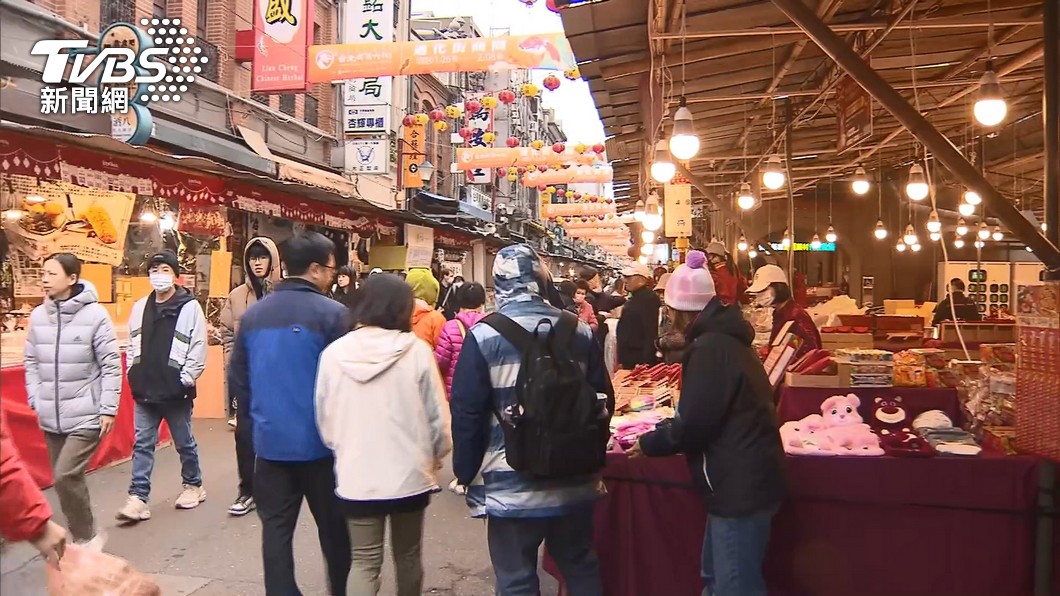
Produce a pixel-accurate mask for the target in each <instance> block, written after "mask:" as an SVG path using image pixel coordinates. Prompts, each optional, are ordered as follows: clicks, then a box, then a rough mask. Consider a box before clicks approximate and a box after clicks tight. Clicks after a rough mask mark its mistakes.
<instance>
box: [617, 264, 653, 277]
mask: <svg viewBox="0 0 1060 596" xmlns="http://www.w3.org/2000/svg"><path fill="white" fill-rule="evenodd" d="M635 275H639V276H641V277H643V278H644V279H652V275H651V269H648V266H647V265H645V264H643V263H640V262H634V263H630V265H629V266H628V267H626V268H625V269H623V270H622V277H633V276H635Z"/></svg>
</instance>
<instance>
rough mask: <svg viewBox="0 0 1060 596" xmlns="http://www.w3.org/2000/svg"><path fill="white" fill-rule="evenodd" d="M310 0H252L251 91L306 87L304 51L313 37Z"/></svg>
mask: <svg viewBox="0 0 1060 596" xmlns="http://www.w3.org/2000/svg"><path fill="white" fill-rule="evenodd" d="M314 5H315V2H314V1H313V0H254V50H255V51H254V59H253V61H252V63H251V79H250V81H251V82H250V90H251V91H252V92H254V93H275V92H279V91H309V90H310V86H309V83H308V82H307V81H306V53H307V50H308V48H309V44H310V42H312V41H313V38H312V35H313V16H314V15H313V13H314Z"/></svg>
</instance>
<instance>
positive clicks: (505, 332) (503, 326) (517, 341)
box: [481, 312, 534, 354]
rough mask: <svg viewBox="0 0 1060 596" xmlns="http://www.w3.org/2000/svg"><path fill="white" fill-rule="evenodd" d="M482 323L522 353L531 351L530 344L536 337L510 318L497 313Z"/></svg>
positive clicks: (488, 316) (487, 316)
mask: <svg viewBox="0 0 1060 596" xmlns="http://www.w3.org/2000/svg"><path fill="white" fill-rule="evenodd" d="M481 322H482V323H483V324H485V325H489V326H490V327H493V329H495V330H496V331H497V333H500V334H501V337H503V338H504V339H506V340H508V341H510V342H511V343H512V345H513V346H515V349H516V350H519V352H520V353H523V354H525V353H526V352H528V351H529V350H530V347H531V345H532V344H531V343H530V342H532V341H534V336H533V335H532V334H531V333H530V332H529V331H527V330H526V329H523V326H522V325H520V324H518V323H516V322H515V321H513V320H511V319H510V318H508V317H506V316H504V315H502V314H500V313H497V312H495V313H491V314H489V315H486V317H485V318H483V319H482V321H481Z"/></svg>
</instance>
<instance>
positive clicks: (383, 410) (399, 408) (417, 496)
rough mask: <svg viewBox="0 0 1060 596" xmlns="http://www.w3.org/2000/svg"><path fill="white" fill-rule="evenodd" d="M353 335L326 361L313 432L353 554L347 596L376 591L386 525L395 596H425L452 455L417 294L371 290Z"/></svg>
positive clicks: (382, 286)
mask: <svg viewBox="0 0 1060 596" xmlns="http://www.w3.org/2000/svg"><path fill="white" fill-rule="evenodd" d="M361 291H362V292H364V295H363V297H362V298H363V303H362V304H361V305H360V306H359V307H358V309H357V311H356V314H355V320H354V327H355V328H354V330H353V331H352V332H350V333H349V334H347V335H346V336H345V337H343V338H341V339H339V340H337V341H335V343H333V344H331V345H330V346H328V347H327V348H326V349H325V350H324V353H323V354H321V356H320V372H319V373H318V375H317V383H316V408H317V427H318V428H319V429H320V436H321V437H322V438H323V440H324V444H325V445H327V446H328V447H329V448H331V449H332V450H334V451H335V477H336V480H337V486H336V488H335V493H336V494H337V495H338V497H339V499H340V510H341V511H342V512H343V513H344V514H345V515H346V517H347V519H348V521H347V524H348V527H349V532H350V542H351V544H352V552H353V568H352V573H351V576H350V585H349V593H350V594H356V595H358V596H361V595H365V596H367V595H375V594H378V593H379V589H380V587H381V582H380V579H379V573H380V569H381V567H382V563H383V536H384V534H385V530H386V526H387V523H388V521H389V525H390V543H391V548H392V549H393V556H394V565H395V568H396V570H397V574H396V575H397V594H398V596H420V595H421V594H423V561H422V541H423V524H424V511H425V510H426V509H427V506H428V505H429V504H430V496H431V494H432V493H434V492H437V491H438V480H437V478H436V473H437V471H438V470H439V469H440V468H441V467H442V458H443V457H445V456H446V455H448V454H449V451H450V450H451V449H452V439H451V438H450V435H449V406H448V405H447V404H446V402H445V391H444V388H443V387H444V386H443V383H442V378H441V376H440V375H439V374H438V367H437V366H436V365H435V363H434V355H433V354H432V353H431V351H430V348H429V347H428V346H427V345H426V344H425V343H423V342H422V341H419V339H418V338H417V337H416V336H415V335H414V334H413V333H412V322H411V321H412V309H413V302H414V299H413V297H412V290H411V288H409V286H408V285H406V284H405V283H404V282H403V281H402V280H401V279H400V278H398V277H397V276H394V275H378V276H375V277H373V278H371V279H369V280H368V281H367V282H365V285H364V287H363V288H361Z"/></svg>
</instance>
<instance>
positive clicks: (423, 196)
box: [414, 190, 494, 223]
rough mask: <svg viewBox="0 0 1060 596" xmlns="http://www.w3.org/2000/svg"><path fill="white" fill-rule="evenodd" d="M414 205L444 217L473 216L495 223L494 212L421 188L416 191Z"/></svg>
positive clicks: (429, 213) (431, 213) (425, 212)
mask: <svg viewBox="0 0 1060 596" xmlns="http://www.w3.org/2000/svg"><path fill="white" fill-rule="evenodd" d="M414 206H415V208H416V210H417V211H420V212H421V213H424V214H428V215H431V216H433V217H440V218H443V219H453V218H457V219H467V218H473V219H478V220H482V221H484V222H489V223H493V221H494V219H493V213H491V212H489V211H487V210H485V209H483V208H481V207H479V206H478V205H475V204H473V203H470V202H468V201H460V200H457V199H453V198H450V197H446V196H443V195H438V194H434V193H433V192H427V191H425V190H421V191H419V192H418V193H416V199H415V201H414Z"/></svg>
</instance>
